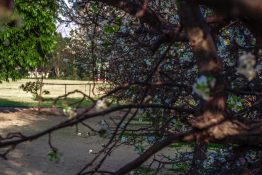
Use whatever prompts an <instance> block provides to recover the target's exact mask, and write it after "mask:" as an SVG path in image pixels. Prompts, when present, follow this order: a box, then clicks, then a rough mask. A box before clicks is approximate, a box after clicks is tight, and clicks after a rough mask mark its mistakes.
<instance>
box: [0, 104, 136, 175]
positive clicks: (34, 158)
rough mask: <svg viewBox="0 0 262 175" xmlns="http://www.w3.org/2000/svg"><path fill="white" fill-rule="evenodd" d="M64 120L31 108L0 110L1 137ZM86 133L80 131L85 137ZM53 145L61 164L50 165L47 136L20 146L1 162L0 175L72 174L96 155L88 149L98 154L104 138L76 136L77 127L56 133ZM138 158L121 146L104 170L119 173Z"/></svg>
mask: <svg viewBox="0 0 262 175" xmlns="http://www.w3.org/2000/svg"><path fill="white" fill-rule="evenodd" d="M63 120H65V117H62V116H57V115H47V114H46V115H38V113H37V112H36V111H32V110H31V109H19V108H17V109H13V108H3V109H0V134H1V135H3V136H4V135H5V134H6V133H8V132H16V131H22V132H23V133H25V134H29V133H31V134H32V133H34V132H37V131H40V130H42V129H45V128H47V127H50V126H52V125H55V124H56V123H58V122H61V121H63ZM99 120H101V118H100V119H96V120H92V122H91V121H90V123H89V124H91V125H92V126H94V127H96V126H97V125H98V122H99ZM86 132H87V131H85V130H81V133H82V135H83V134H85V133H86ZM52 137H53V145H54V146H55V147H57V148H58V149H59V153H60V154H61V160H60V162H59V163H55V162H50V161H49V160H48V153H49V152H50V148H49V146H48V139H47V137H43V138H40V139H38V140H36V141H34V142H27V143H24V144H22V145H19V146H18V147H17V149H16V150H14V151H13V152H11V153H10V154H9V156H8V160H7V161H6V160H2V159H0V175H73V174H76V173H77V172H78V171H79V169H80V168H81V167H83V166H84V165H85V164H87V163H88V162H89V161H90V160H91V159H92V158H93V157H94V156H95V155H94V154H92V153H91V154H90V152H89V150H93V152H97V151H99V150H100V149H101V146H102V144H104V143H106V140H105V139H102V138H100V137H97V136H90V137H88V138H83V137H80V136H77V134H76V133H75V128H74V127H72V128H66V129H63V130H60V131H58V132H55V134H54V135H53V136H52ZM136 156H137V155H136V154H135V153H134V152H133V149H132V148H129V147H127V146H122V147H120V148H119V150H117V151H115V152H114V153H113V154H112V155H111V156H110V158H109V159H108V160H107V161H106V163H105V165H104V168H105V169H107V170H110V171H114V170H117V169H118V168H119V167H120V166H121V165H124V164H125V163H127V162H129V161H130V160H131V159H134V158H135V157H136Z"/></svg>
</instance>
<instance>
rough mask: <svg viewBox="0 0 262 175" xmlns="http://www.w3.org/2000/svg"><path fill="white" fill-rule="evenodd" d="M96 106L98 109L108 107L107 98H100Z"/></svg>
mask: <svg viewBox="0 0 262 175" xmlns="http://www.w3.org/2000/svg"><path fill="white" fill-rule="evenodd" d="M95 108H96V109H98V110H99V109H105V108H107V104H106V100H105V99H101V100H98V101H97V102H96V105H95Z"/></svg>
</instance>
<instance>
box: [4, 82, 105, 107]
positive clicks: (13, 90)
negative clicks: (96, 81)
mask: <svg viewBox="0 0 262 175" xmlns="http://www.w3.org/2000/svg"><path fill="white" fill-rule="evenodd" d="M29 81H35V80H33V79H22V80H18V81H10V82H3V83H0V107H38V105H39V104H38V101H35V100H33V95H32V94H31V93H26V92H24V91H23V90H22V89H21V88H19V87H20V86H21V85H22V84H24V83H26V82H29ZM44 82H45V83H52V84H67V86H66V89H65V86H64V85H44V87H43V90H48V91H49V92H50V94H48V95H44V98H45V101H44V102H42V103H41V104H40V107H52V104H53V101H54V99H55V98H57V97H58V96H61V95H64V94H65V91H66V92H71V91H74V90H79V91H82V92H84V93H86V94H88V95H89V94H90V96H92V97H94V98H95V97H97V96H99V95H101V94H103V93H102V92H101V91H99V88H100V87H101V86H103V85H96V86H95V89H94V92H95V94H93V93H90V92H91V91H92V90H93V89H92V88H93V86H92V87H91V86H89V85H87V86H86V85H82V84H86V83H91V82H88V81H77V80H44ZM76 84H80V85H76ZM82 97H83V96H82V95H81V94H77V93H76V94H72V95H70V96H69V97H68V99H67V100H66V101H65V100H61V101H59V102H58V105H57V106H58V107H61V106H63V105H64V103H68V104H72V103H75V102H77V101H79V100H80V99H81V98H82ZM90 104H91V102H90V101H88V100H85V101H84V102H83V103H82V105H81V106H80V107H86V106H89V105H90Z"/></svg>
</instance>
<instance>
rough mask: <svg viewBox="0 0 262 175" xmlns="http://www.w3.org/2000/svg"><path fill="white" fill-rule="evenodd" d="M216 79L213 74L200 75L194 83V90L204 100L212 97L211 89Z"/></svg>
mask: <svg viewBox="0 0 262 175" xmlns="http://www.w3.org/2000/svg"><path fill="white" fill-rule="evenodd" d="M215 83H216V79H215V78H214V77H211V76H208V77H207V76H204V75H202V76H200V77H199V78H198V79H197V81H196V83H195V84H194V85H193V92H194V93H196V94H197V95H199V96H200V97H201V98H203V99H204V100H209V99H210V90H211V88H213V87H214V86H215Z"/></svg>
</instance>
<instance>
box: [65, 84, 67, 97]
mask: <svg viewBox="0 0 262 175" xmlns="http://www.w3.org/2000/svg"><path fill="white" fill-rule="evenodd" d="M66 93H67V89H66V84H65V99H66Z"/></svg>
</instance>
